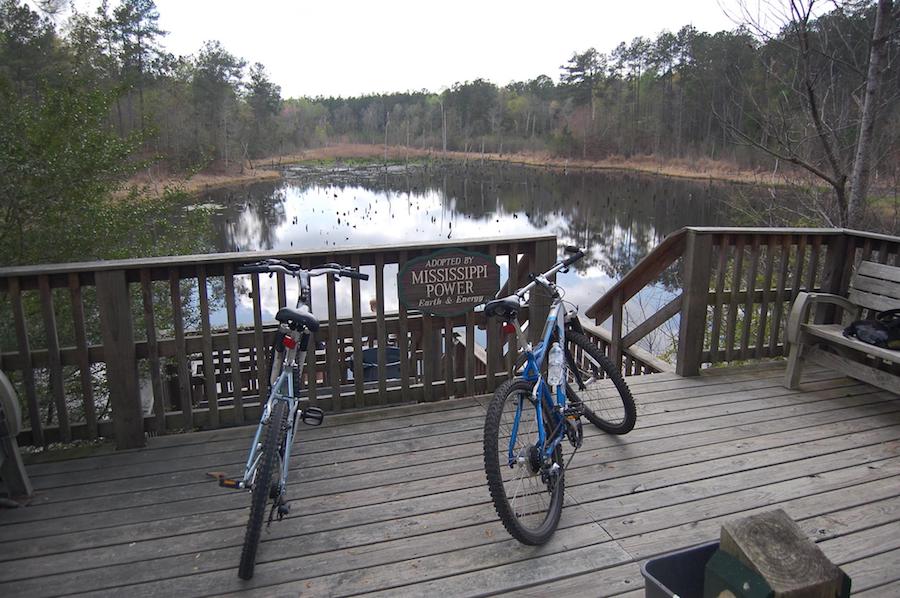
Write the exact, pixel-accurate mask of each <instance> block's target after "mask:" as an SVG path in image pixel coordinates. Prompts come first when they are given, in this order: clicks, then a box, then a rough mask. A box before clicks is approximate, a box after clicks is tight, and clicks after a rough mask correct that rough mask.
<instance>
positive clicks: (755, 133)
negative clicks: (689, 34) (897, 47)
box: [716, 0, 897, 227]
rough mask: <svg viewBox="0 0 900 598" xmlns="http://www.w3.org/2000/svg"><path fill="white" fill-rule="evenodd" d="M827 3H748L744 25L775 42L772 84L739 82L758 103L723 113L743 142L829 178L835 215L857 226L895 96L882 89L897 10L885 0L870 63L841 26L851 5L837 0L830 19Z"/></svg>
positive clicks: (770, 58) (766, 62) (766, 63)
mask: <svg viewBox="0 0 900 598" xmlns="http://www.w3.org/2000/svg"><path fill="white" fill-rule="evenodd" d="M821 4H822V3H820V2H818V0H787V2H786V3H785V4H784V5H781V4H779V3H774V2H760V3H759V4H757V5H756V6H755V7H754V8H752V9H751V8H750V7H749V6H748V5H747V4H742V5H741V15H740V22H741V23H742V25H743V26H745V27H747V28H748V29H749V30H751V31H752V32H753V33H754V34H755V35H756V36H757V37H758V38H759V39H761V40H762V41H763V43H764V44H765V45H766V46H768V47H770V48H772V49H773V51H772V52H768V53H767V52H760V56H761V57H762V58H761V59H762V61H763V67H764V71H765V76H766V77H767V79H768V80H769V81H770V82H771V85H769V86H768V87H767V88H766V89H765V90H764V94H763V95H762V97H761V96H760V94H759V92H758V86H756V85H754V84H752V83H746V84H742V83H741V82H734V81H732V82H731V83H732V85H734V86H736V87H742V88H743V89H742V91H743V93H742V94H741V97H742V98H744V99H746V100H747V101H749V103H750V106H751V110H749V111H744V110H741V111H739V113H740V114H741V115H742V116H743V120H742V121H736V120H734V119H729V118H728V115H725V114H722V113H719V112H717V113H716V114H717V117H718V118H719V119H720V120H721V121H722V122H723V123H724V124H725V126H726V127H727V128H728V129H729V130H730V131H731V132H732V133H733V134H734V135H735V137H736V138H737V139H738V140H739V141H741V142H744V143H746V144H749V145H751V146H754V147H757V148H759V149H761V150H762V151H764V152H766V153H768V154H769V155H771V156H773V157H774V158H776V159H778V160H782V161H785V162H788V163H790V164H794V165H796V166H798V167H800V168H802V169H804V170H806V171H807V172H809V173H811V174H812V175H814V176H815V177H817V178H818V179H820V180H822V181H824V182H825V183H827V184H828V185H829V187H830V188H831V189H832V191H833V195H834V199H835V202H836V204H837V213H836V214H835V215H834V216H835V217H834V218H828V220H829V221H831V222H832V223H833V224H837V225H838V226H850V227H856V226H859V225H860V224H861V222H862V220H863V217H864V212H865V206H866V192H867V190H868V184H869V174H870V171H871V168H872V160H873V153H874V144H875V135H874V130H875V125H876V123H877V118H878V114H879V112H880V111H881V109H882V108H883V106H884V105H885V104H886V103H888V102H890V101H892V99H893V98H887V99H885V98H882V97H881V96H882V95H883V94H882V93H881V88H882V87H883V84H884V76H883V75H884V71H885V70H886V69H885V65H886V63H887V62H888V60H887V57H888V51H889V47H890V45H889V40H890V37H891V35H892V34H895V33H896V32H895V31H893V22H894V20H895V19H896V12H897V11H896V10H895V7H894V3H893V0H878V4H877V7H876V13H875V23H874V27H873V32H872V35H871V37H870V38H869V40H870V42H869V48H868V52H866V53H863V55H864V56H865V55H867V56H868V60H867V62H868V65H867V66H865V65H860V64H857V63H856V60H855V57H856V56H857V55H859V54H860V52H859V51H858V50H857V49H856V48H853V47H850V44H849V41H848V40H849V39H850V37H851V36H849V35H846V34H845V33H844V32H842V31H840V26H841V23H840V22H839V21H838V20H837V19H836V17H835V14H838V15H841V14H842V12H841V11H842V10H843V7H842V6H841V5H840V4H838V2H837V0H833V6H834V8H835V13H831V14H830V15H829V17H830V20H829V21H828V22H827V23H824V24H823V23H820V22H817V18H816V14H817V12H819V11H818V6H819V5H821ZM782 6H784V7H785V8H784V9H782ZM772 23H775V26H774V27H773V26H772ZM848 81H849V82H850V83H849V84H848V83H847V82H848ZM766 92H768V93H766ZM861 95H862V97H860V96H861ZM797 114H802V115H803V117H804V118H803V119H802V121H800V122H798V120H797V118H796V115H797Z"/></svg>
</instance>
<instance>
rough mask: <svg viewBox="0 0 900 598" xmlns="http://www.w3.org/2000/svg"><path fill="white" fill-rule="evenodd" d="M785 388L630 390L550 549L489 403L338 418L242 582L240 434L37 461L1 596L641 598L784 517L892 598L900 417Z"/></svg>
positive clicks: (879, 401) (1, 554)
mask: <svg viewBox="0 0 900 598" xmlns="http://www.w3.org/2000/svg"><path fill="white" fill-rule="evenodd" d="M781 375H782V370H781V369H780V366H778V365H767V366H762V367H756V368H751V369H732V368H722V369H720V370H718V371H714V372H708V373H704V375H702V376H700V377H698V378H691V379H681V378H677V377H675V376H672V375H661V376H659V377H657V375H654V376H646V377H643V376H642V377H636V378H632V379H631V380H629V383H630V384H631V386H632V388H633V389H634V391H635V395H636V398H637V402H638V405H639V418H638V426H637V427H636V428H635V430H634V431H633V432H631V433H630V434H628V435H627V436H625V437H621V438H620V437H610V436H607V435H605V434H602V433H600V432H598V431H596V430H594V429H593V428H591V429H588V430H586V432H587V434H586V439H585V447H584V448H583V449H582V451H580V452H579V453H578V455H577V457H576V459H575V460H574V461H573V463H572V467H571V468H570V470H569V472H568V474H567V479H568V483H567V491H568V494H569V496H568V497H567V507H566V508H565V510H564V511H563V518H562V521H561V525H560V531H559V533H557V534H556V536H554V538H553V540H551V542H550V543H549V544H548V545H547V546H546V547H544V548H542V549H534V548H528V547H522V546H520V545H518V543H516V542H515V541H513V540H511V539H509V537H508V536H507V535H506V533H505V531H504V530H503V528H502V525H501V524H500V523H499V521H498V520H497V518H496V514H495V513H494V511H493V507H492V505H491V504H490V501H489V498H488V496H487V491H486V489H485V487H484V474H483V471H482V468H481V467H482V464H481V456H480V450H481V447H480V443H481V425H482V422H483V419H482V418H483V408H482V407H481V406H480V404H479V402H478V401H475V400H471V399H466V400H457V401H449V402H436V403H430V404H425V405H420V406H413V405H409V406H404V407H400V408H391V409H382V410H367V411H361V412H359V413H347V414H345V415H341V416H338V417H334V418H330V421H329V422H328V424H326V426H323V427H322V428H319V429H316V430H313V429H309V432H310V433H309V435H308V437H307V436H302V435H301V439H300V442H301V443H303V444H302V445H301V446H302V448H301V450H300V451H299V455H297V458H296V460H295V461H293V462H292V468H294V470H295V473H292V476H295V477H293V478H292V481H294V484H293V485H292V486H291V488H290V492H291V495H292V498H293V506H294V511H293V512H294V513H296V515H292V516H291V517H289V518H288V519H286V520H285V521H283V522H280V523H274V524H273V525H272V528H271V533H270V534H266V535H265V537H264V543H263V545H262V546H261V548H260V563H259V565H258V567H257V574H256V577H255V578H254V581H253V582H251V584H249V585H248V584H245V583H244V582H240V581H239V580H238V579H237V577H236V574H235V564H236V562H237V557H238V554H239V552H240V543H241V540H242V537H243V526H244V524H245V522H246V512H247V505H248V499H247V496H246V494H244V493H233V492H228V491H225V490H222V489H220V488H218V487H217V486H216V485H215V483H214V482H212V481H209V480H208V479H207V478H206V477H205V476H204V472H205V471H207V470H212V469H214V468H215V467H219V468H220V469H221V468H222V467H235V466H239V465H240V463H241V462H242V461H243V457H244V451H245V450H246V445H247V443H248V441H249V437H248V429H247V428H236V429H232V430H218V431H215V432H208V433H200V434H191V435H186V436H187V437H184V438H177V439H176V438H174V437H162V438H155V439H153V441H152V443H153V444H154V446H153V447H151V448H149V449H146V450H140V451H129V452H127V453H117V454H112V455H104V456H97V457H91V458H87V459H79V460H70V461H66V462H57V463H44V464H36V465H34V466H32V467H31V468H30V469H33V470H35V476H34V479H36V480H41V483H42V484H44V485H43V486H41V492H40V494H39V495H38V499H37V501H36V503H35V506H34V507H29V508H28V509H20V510H14V511H5V512H0V546H2V547H3V548H0V594H3V595H4V596H6V595H10V596H16V595H23V596H25V595H27V596H42V595H51V594H59V593H60V592H62V591H65V592H67V593H68V592H97V593H98V595H123V594H129V595H133V596H140V595H159V594H161V593H166V592H169V593H172V592H177V593H178V594H179V595H185V596H192V595H205V594H208V593H209V591H210V588H216V592H217V593H228V592H241V591H242V590H245V589H248V588H256V589H258V590H259V592H260V593H262V594H267V595H268V594H284V595H296V594H297V593H298V590H299V591H302V592H303V593H304V594H306V593H309V594H311V595H318V594H329V595H344V594H350V593H354V592H369V591H372V592H376V595H377V593H379V592H380V593H381V594H382V595H390V596H403V595H422V594H424V593H433V592H440V593H441V594H442V595H443V594H447V595H451V596H452V595H470V594H472V593H474V592H476V590H477V592H502V591H507V592H510V593H512V594H517V595H541V594H529V593H528V592H529V588H532V591H537V590H546V589H547V588H548V587H549V588H555V589H558V590H563V591H567V592H568V593H570V594H571V593H573V592H574V594H573V595H575V594H578V591H577V589H578V588H579V587H581V588H590V587H596V583H597V582H596V580H597V579H598V578H602V579H603V591H602V594H603V595H612V594H627V593H630V592H632V591H635V590H637V591H638V592H639V591H640V587H641V585H642V580H641V579H640V574H639V563H640V561H641V559H645V558H648V557H650V556H653V555H654V554H659V553H660V552H665V551H668V550H671V549H673V548H677V547H683V546H687V545H690V544H692V543H696V542H698V541H701V540H704V539H708V538H709V537H715V535H716V534H717V530H718V525H720V524H721V521H723V520H724V519H727V518H731V517H734V516H738V515H743V514H749V513H752V512H756V511H759V510H764V509H767V508H771V507H772V506H773V505H780V506H782V507H784V508H785V509H786V510H788V513H789V514H791V515H792V516H793V517H795V519H797V520H798V521H800V524H801V527H802V528H803V529H804V530H806V531H807V533H809V534H810V535H811V536H812V537H814V538H815V539H817V540H819V541H820V542H821V543H822V546H823V549H826V550H827V551H831V552H829V553H828V554H830V555H834V556H833V558H835V559H836V560H838V561H840V560H844V561H846V562H847V563H848V567H855V571H857V572H858V575H859V576H860V579H862V580H863V582H862V585H861V586H857V585H856V584H855V583H854V587H855V588H856V589H866V588H872V591H873V592H874V591H875V589H877V588H890V587H891V585H890V584H892V583H894V582H896V581H897V579H894V578H895V577H900V573H893V571H897V570H898V569H897V567H896V561H897V555H896V551H897V548H898V545H900V541H897V540H894V538H897V537H898V534H897V533H896V532H897V531H898V526H900V497H898V490H900V457H898V455H900V402H898V401H897V400H896V396H894V395H890V394H889V393H886V392H883V391H878V390H876V389H873V388H871V387H867V386H865V385H863V384H860V383H857V382H855V381H851V380H849V379H846V378H840V377H835V376H834V375H833V374H830V373H829V372H825V371H822V370H819V371H817V372H815V375H814V378H813V381H812V382H811V383H810V384H806V385H804V390H803V391H802V392H801V391H788V390H786V389H784V388H782V387H781V386H780V377H781ZM642 378H643V379H642ZM632 380H634V383H632ZM302 432H307V430H306V429H304V430H302V431H301V433H302ZM157 440H161V441H163V442H161V443H160V444H159V445H156V444H155V441H157ZM301 467H302V469H301ZM849 489H852V491H848V490H849ZM326 514H327V516H323V515H326ZM607 532H608V533H607ZM610 534H611V535H612V538H613V539H612V540H610ZM562 553H565V558H560V557H561V555H562ZM561 563H562V565H561ZM885 570H889V571H891V573H889V574H888V573H885ZM308 572H314V573H312V574H309V573H308ZM591 579H593V584H594V585H593V586H591V585H583V584H588V583H589V580H591ZM548 584H549V585H548ZM579 584H582V585H579ZM63 588H64V590H63ZM871 595H878V594H874V593H873V594H871Z"/></svg>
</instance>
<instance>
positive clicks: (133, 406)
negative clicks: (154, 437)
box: [94, 270, 145, 449]
mask: <svg viewBox="0 0 900 598" xmlns="http://www.w3.org/2000/svg"><path fill="white" fill-rule="evenodd" d="M94 280H95V282H96V285H97V303H98V307H99V310H100V330H101V332H102V334H103V356H104V360H105V361H106V380H107V382H108V384H109V401H110V404H111V406H112V417H113V430H114V432H115V435H116V448H117V449H129V448H138V447H142V446H144V444H145V439H144V413H143V410H142V409H141V397H140V392H139V390H138V376H137V358H136V356H135V349H134V324H133V322H132V319H131V295H130V294H129V292H128V282H127V280H126V278H125V271H124V270H111V271H103V272H97V273H96V274H95V275H94Z"/></svg>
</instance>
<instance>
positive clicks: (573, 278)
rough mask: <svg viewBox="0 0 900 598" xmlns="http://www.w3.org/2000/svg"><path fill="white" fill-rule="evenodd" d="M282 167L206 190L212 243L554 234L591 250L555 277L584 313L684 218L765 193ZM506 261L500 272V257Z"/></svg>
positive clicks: (704, 220) (728, 186) (538, 174)
mask: <svg viewBox="0 0 900 598" xmlns="http://www.w3.org/2000/svg"><path fill="white" fill-rule="evenodd" d="M284 174H285V177H284V178H283V179H282V180H280V181H278V182H274V183H272V182H269V183H259V184H253V185H250V186H246V187H241V188H226V189H219V190H214V191H210V192H209V193H207V194H206V195H205V196H204V197H203V198H202V200H201V202H202V203H203V204H205V205H207V206H211V207H212V209H213V215H212V221H213V222H212V224H213V229H214V240H213V244H214V245H215V246H214V248H213V250H215V251H255V250H278V249H285V250H297V249H302V248H311V249H312V248H315V249H321V248H324V247H330V246H334V247H359V246H363V247H368V246H374V245H390V244H396V243H407V242H415V241H423V242H426V241H427V242H433V241H436V240H446V239H450V240H460V241H462V240H464V239H472V238H485V237H515V236H520V235H524V234H535V233H550V234H554V235H556V236H557V239H558V241H559V245H560V255H561V252H562V248H563V247H564V246H565V245H577V246H579V247H581V248H583V249H585V250H586V253H587V255H586V257H585V258H584V259H583V260H582V261H581V262H580V263H579V264H578V265H577V267H576V268H575V269H574V271H573V272H571V273H569V274H567V275H563V276H561V277H560V279H559V282H560V284H561V286H562V287H563V288H565V290H566V299H567V300H568V301H572V302H573V303H575V304H576V305H579V306H580V308H581V310H582V311H583V310H584V309H586V308H587V307H588V306H589V305H590V304H592V303H593V302H594V301H595V300H596V299H597V298H598V297H599V296H600V295H601V294H602V293H603V292H604V291H605V290H606V289H608V288H609V287H610V286H611V285H612V284H613V283H614V282H615V281H616V280H618V279H619V278H620V277H622V276H623V275H624V274H625V273H626V272H628V271H629V270H630V269H631V268H632V267H633V266H634V265H635V264H636V263H637V262H638V261H639V260H640V259H641V258H642V257H644V256H645V255H646V254H647V253H648V252H649V251H650V250H652V249H653V247H655V246H656V245H657V244H658V243H659V242H660V241H661V240H662V239H663V238H664V237H665V236H666V235H667V234H668V233H670V232H672V231H674V230H677V229H679V228H681V227H683V226H688V225H702V226H725V225H730V224H733V223H734V219H733V215H732V210H731V209H730V208H729V206H730V205H731V203H732V202H733V201H736V200H745V199H746V197H747V196H748V194H749V195H753V194H758V193H763V192H765V190H763V189H759V188H755V187H751V186H747V185H738V184H733V183H726V182H718V181H706V180H695V179H676V178H668V177H662V176H654V175H648V174H639V173H633V172H617V171H584V170H569V171H566V170H564V169H558V170H551V169H543V168H533V167H524V166H516V165H510V164H496V163H495V164H487V165H475V164H469V165H468V166H467V165H465V164H462V163H449V164H442V165H438V166H435V165H433V164H430V163H424V164H411V165H409V166H405V165H390V166H388V167H385V166H382V165H369V166H340V165H337V166H335V165H331V166H293V167H289V168H287V169H286V170H285V171H284ZM501 267H502V268H503V269H504V270H505V267H506V264H505V263H504V262H502V261H501ZM385 283H386V295H387V296H386V308H387V309H388V310H392V309H396V307H397V299H396V290H395V289H396V268H394V269H393V270H392V271H390V272H388V271H386V272H385ZM677 286H678V281H677V280H676V279H675V277H674V276H669V277H668V278H665V279H663V280H660V281H659V282H658V283H657V284H656V285H654V286H653V287H652V288H649V289H648V290H647V291H646V292H645V293H644V294H643V296H642V297H641V298H640V301H639V303H643V304H646V305H648V306H655V305H658V304H660V303H661V302H662V301H667V300H668V299H669V298H670V297H671V296H672V294H673V293H674V292H676V291H677V290H678V289H677ZM320 287H324V285H320ZM314 291H315V292H314V308H315V306H317V305H318V306H320V307H321V308H322V309H324V305H325V302H324V300H322V299H317V298H316V297H315V295H316V294H318V293H321V292H324V289H322V288H319V289H316V288H315V286H314ZM367 294H368V295H369V296H373V294H374V287H373V286H372V284H371V281H370V283H369V285H368V287H366V286H365V285H364V287H363V305H364V306H367V305H368V301H367ZM241 303H242V309H241V310H240V312H241V313H239V314H238V316H239V319H240V320H243V321H249V320H250V319H251V317H252V316H250V309H251V303H250V300H249V298H248V297H246V296H245V297H244V298H243V300H242V301H241ZM262 303H263V310H264V319H267V320H270V319H272V318H273V316H274V313H275V310H276V309H277V304H276V295H275V290H274V286H273V285H272V284H271V283H270V284H269V285H268V286H264V288H263V290H262ZM632 309H633V308H632ZM314 311H315V309H314ZM650 313H652V312H650ZM317 315H319V317H323V316H324V315H325V314H322V313H319V314H317ZM343 315H349V304H344V302H341V304H339V316H343ZM221 317H223V316H221V314H220V315H219V316H214V319H217V320H218V319H219V318H221ZM214 323H216V322H214Z"/></svg>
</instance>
